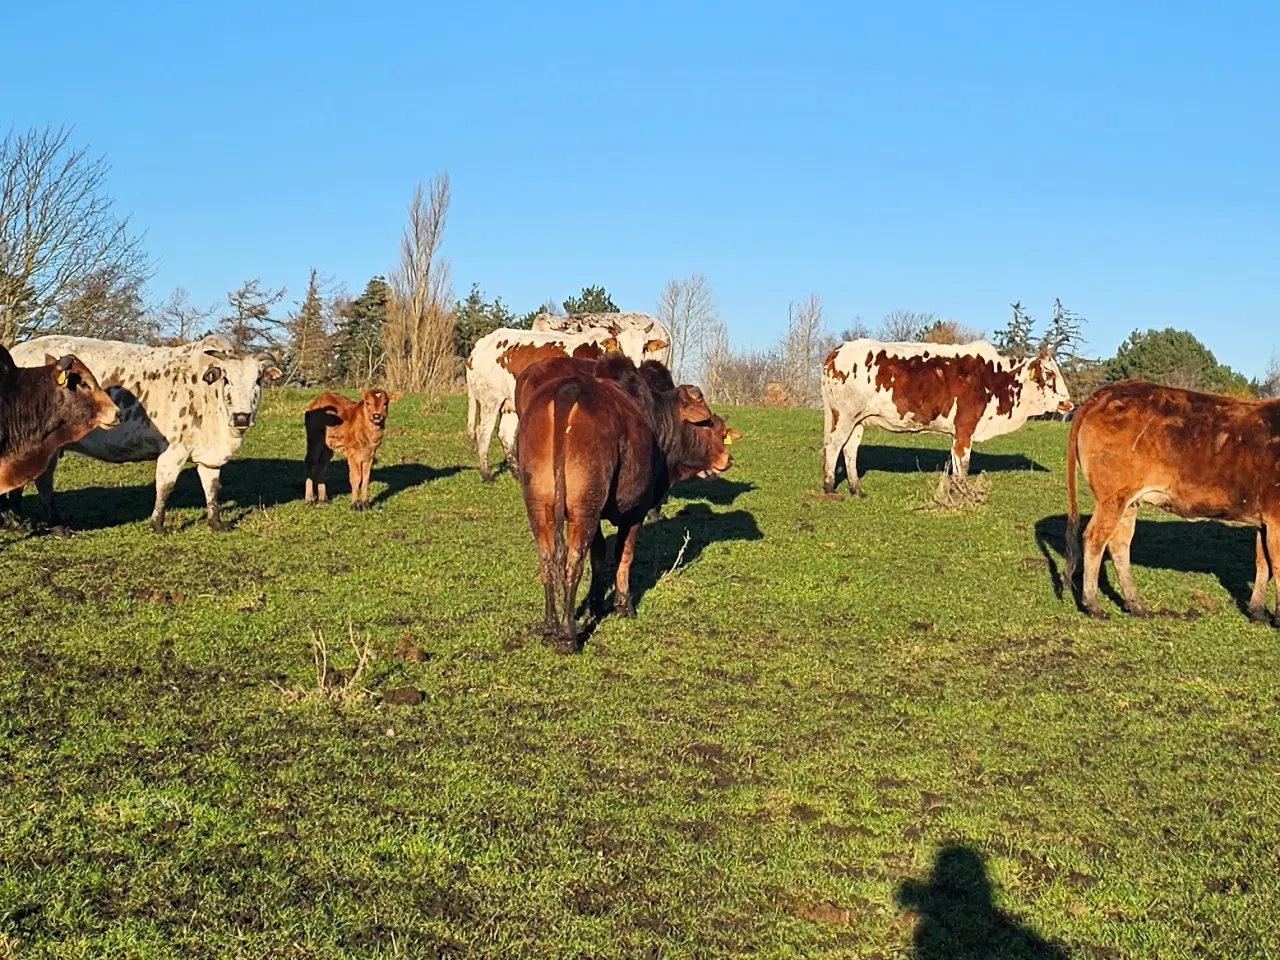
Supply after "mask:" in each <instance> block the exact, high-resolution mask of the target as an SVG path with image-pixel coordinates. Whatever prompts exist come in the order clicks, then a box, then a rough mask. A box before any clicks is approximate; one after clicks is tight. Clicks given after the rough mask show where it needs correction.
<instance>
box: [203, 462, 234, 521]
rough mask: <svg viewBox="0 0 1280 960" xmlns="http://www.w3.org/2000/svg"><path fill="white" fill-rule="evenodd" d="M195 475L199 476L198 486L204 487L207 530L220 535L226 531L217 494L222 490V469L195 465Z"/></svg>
mask: <svg viewBox="0 0 1280 960" xmlns="http://www.w3.org/2000/svg"><path fill="white" fill-rule="evenodd" d="M196 473H198V474H200V486H202V487H204V510H205V516H207V517H208V518H209V529H210V530H213V531H214V532H215V533H221V532H222V531H223V530H226V529H227V524H226V521H224V520H223V519H222V510H221V507H220V505H219V503H218V493H219V491H220V490H221V489H222V468H221V467H206V466H205V465H204V464H203V463H197V464H196Z"/></svg>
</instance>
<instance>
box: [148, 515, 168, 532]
mask: <svg viewBox="0 0 1280 960" xmlns="http://www.w3.org/2000/svg"><path fill="white" fill-rule="evenodd" d="M151 532H152V533H156V534H159V535H160V536H164V535H165V534H166V533H168V532H169V531H168V530H167V529H165V525H164V520H157V519H156V518H155V517H152V518H151Z"/></svg>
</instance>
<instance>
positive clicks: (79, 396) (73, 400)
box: [44, 353, 120, 430]
mask: <svg viewBox="0 0 1280 960" xmlns="http://www.w3.org/2000/svg"><path fill="white" fill-rule="evenodd" d="M44 362H45V367H46V369H48V370H49V376H50V377H51V378H52V379H53V390H54V393H53V396H54V405H55V407H56V408H57V410H58V412H59V414H60V415H61V419H62V420H64V421H66V422H69V423H75V424H83V425H85V426H87V427H88V428H89V429H90V430H92V429H93V428H94V427H98V428H100V429H102V430H110V429H112V428H113V427H115V426H117V425H119V423H120V411H119V409H118V408H117V407H116V405H115V403H114V402H113V401H112V399H111V397H109V396H108V395H107V392H106V391H105V390H103V389H102V387H100V386H99V385H98V380H97V378H96V377H95V376H94V375H93V373H92V372H91V371H90V370H89V368H88V367H86V366H85V365H84V364H83V363H81V362H80V360H79V358H77V357H76V356H74V355H72V354H70V353H68V354H67V355H66V356H64V357H61V358H57V357H54V356H52V355H51V354H45V358H44Z"/></svg>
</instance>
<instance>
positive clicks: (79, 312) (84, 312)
mask: <svg viewBox="0 0 1280 960" xmlns="http://www.w3.org/2000/svg"><path fill="white" fill-rule="evenodd" d="M144 282H145V281H144V279H143V278H142V277H138V276H133V277H129V276H122V275H121V274H120V268H119V267H118V266H115V267H104V268H103V269H101V270H95V271H94V272H93V273H91V274H89V275H88V276H87V277H85V278H83V280H82V281H81V282H80V283H79V284H77V285H76V286H75V287H73V288H72V289H70V290H68V291H67V294H66V296H65V297H64V298H63V300H62V301H61V302H60V303H59V304H58V306H57V313H56V317H55V321H54V323H53V324H51V325H50V326H49V330H50V331H51V332H56V333H62V334H67V335H68V336H73V337H101V338H103V339H106V340H125V341H130V342H134V343H150V342H154V341H155V340H156V338H157V337H158V336H159V332H160V331H159V327H158V326H157V325H156V324H155V322H154V319H153V317H152V316H151V314H150V312H149V311H148V310H147V308H146V307H145V306H144V305H143V302H142V285H143V283H144Z"/></svg>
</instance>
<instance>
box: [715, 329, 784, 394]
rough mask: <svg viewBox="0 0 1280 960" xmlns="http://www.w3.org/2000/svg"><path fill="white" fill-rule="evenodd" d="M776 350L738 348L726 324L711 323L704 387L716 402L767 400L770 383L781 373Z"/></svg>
mask: <svg viewBox="0 0 1280 960" xmlns="http://www.w3.org/2000/svg"><path fill="white" fill-rule="evenodd" d="M778 370H779V360H778V356H777V354H776V353H773V352H760V351H753V350H745V351H741V352H739V351H735V350H734V349H733V347H732V346H731V344H730V343H729V331H728V328H726V327H725V325H724V324H723V323H721V322H720V321H716V322H714V323H712V324H711V326H710V330H709V332H708V334H707V339H706V350H705V353H704V359H703V381H702V389H703V392H704V393H705V394H706V395H707V399H708V400H710V401H711V402H712V403H721V404H734V405H738V406H745V405H750V404H757V403H761V402H763V401H764V398H765V392H766V390H767V389H768V385H769V383H770V382H772V381H773V380H774V379H775V377H776V376H777V374H778Z"/></svg>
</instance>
